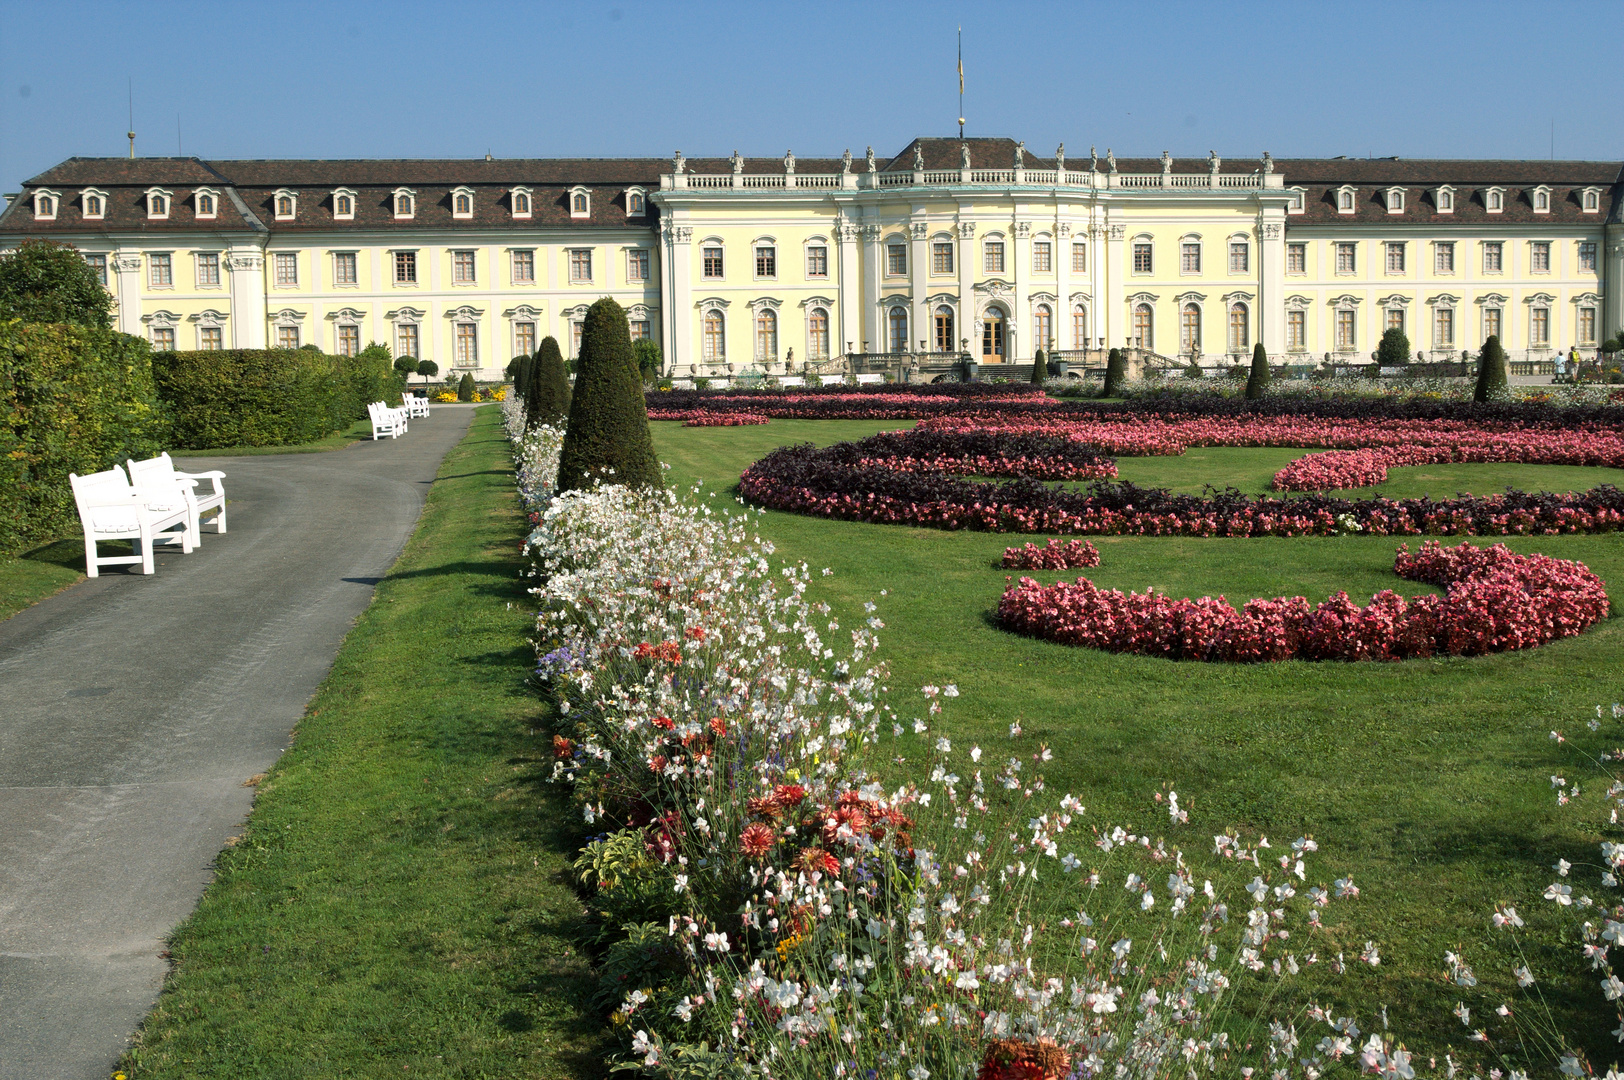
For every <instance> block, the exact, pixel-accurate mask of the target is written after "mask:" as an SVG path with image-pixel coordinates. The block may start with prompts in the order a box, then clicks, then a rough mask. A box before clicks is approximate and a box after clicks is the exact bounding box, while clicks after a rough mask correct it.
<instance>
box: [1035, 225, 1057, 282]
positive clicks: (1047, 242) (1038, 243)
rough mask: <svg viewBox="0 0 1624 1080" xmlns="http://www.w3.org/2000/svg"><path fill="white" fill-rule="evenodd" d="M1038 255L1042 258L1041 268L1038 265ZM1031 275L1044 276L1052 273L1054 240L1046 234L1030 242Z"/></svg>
mask: <svg viewBox="0 0 1624 1080" xmlns="http://www.w3.org/2000/svg"><path fill="white" fill-rule="evenodd" d="M1040 248H1041V249H1042V250H1041V252H1040V251H1039V249H1040ZM1039 254H1042V256H1043V262H1044V264H1045V265H1043V266H1039V265H1038V255H1039ZM1032 273H1034V274H1043V275H1045V276H1048V275H1050V274H1053V273H1054V240H1053V239H1051V238H1050V237H1049V235H1048V234H1047V233H1045V234H1044V235H1043V236H1041V237H1038V238H1036V239H1034V240H1033V241H1032Z"/></svg>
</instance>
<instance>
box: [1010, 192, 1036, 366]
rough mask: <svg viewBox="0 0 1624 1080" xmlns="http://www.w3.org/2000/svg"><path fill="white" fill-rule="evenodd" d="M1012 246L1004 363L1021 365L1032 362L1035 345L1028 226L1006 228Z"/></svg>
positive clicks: (1021, 222) (1028, 224) (1030, 228)
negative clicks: (1012, 291) (1012, 294)
mask: <svg viewBox="0 0 1624 1080" xmlns="http://www.w3.org/2000/svg"><path fill="white" fill-rule="evenodd" d="M1010 235H1011V237H1012V243H1011V245H1010V247H1011V251H1010V255H1011V256H1012V257H1013V260H1014V261H1013V263H1012V264H1011V266H1010V273H1011V275H1012V276H1013V277H1014V278H1015V299H1014V300H1013V301H1011V306H1012V307H1014V309H1015V310H1014V311H1011V312H1010V313H1009V324H1008V325H1007V326H1006V327H1005V328H1004V331H1005V341H1004V362H1005V363H1008V364H1015V363H1021V362H1023V361H1026V360H1030V359H1032V356H1033V353H1034V351H1035V350H1036V349H1037V348H1038V347H1039V342H1037V341H1035V340H1033V334H1034V331H1033V329H1032V322H1031V319H1032V300H1031V292H1032V223H1031V222H1030V221H1017V222H1015V223H1014V226H1013V227H1012V228H1011V229H1010Z"/></svg>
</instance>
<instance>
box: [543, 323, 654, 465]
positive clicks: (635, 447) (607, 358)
mask: <svg viewBox="0 0 1624 1080" xmlns="http://www.w3.org/2000/svg"><path fill="white" fill-rule="evenodd" d="M576 363H577V365H578V366H579V369H580V373H579V374H578V375H577V376H576V380H575V391H574V394H573V396H572V398H571V400H570V415H569V425H568V427H566V428H565V430H564V446H563V449H562V450H561V451H560V452H559V460H558V490H559V491H560V492H565V491H575V490H577V489H580V488H588V487H592V486H594V485H596V484H598V483H600V482H604V481H606V480H607V482H609V483H614V484H625V485H626V486H627V487H656V488H657V487H664V486H665V478H664V477H663V476H662V475H661V474H660V462H659V460H658V459H657V458H656V457H655V456H654V444H653V441H652V440H651V439H650V438H649V431H648V411H647V409H646V408H645V407H644V405H643V379H642V376H641V374H640V373H639V372H638V370H637V360H636V358H635V357H634V356H633V355H632V335H631V328H630V326H629V325H628V324H627V322H626V311H625V309H624V308H622V307H621V306H620V305H619V304H617V303H615V302H614V301H613V300H611V299H609V298H608V297H604V298H603V299H602V300H599V301H598V302H597V303H595V304H593V305H592V306H591V307H590V308H588V309H587V313H586V323H585V325H583V326H582V327H581V352H580V357H579V358H578V359H577V361H576Z"/></svg>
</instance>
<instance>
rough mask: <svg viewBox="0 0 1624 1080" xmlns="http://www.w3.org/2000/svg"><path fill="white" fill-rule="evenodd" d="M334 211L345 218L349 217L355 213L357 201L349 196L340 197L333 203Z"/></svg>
mask: <svg viewBox="0 0 1624 1080" xmlns="http://www.w3.org/2000/svg"><path fill="white" fill-rule="evenodd" d="M333 209H334V211H335V212H337V213H338V214H340V215H342V216H344V217H349V216H350V215H351V214H353V213H355V201H354V200H353V199H351V198H350V197H349V196H348V195H340V196H339V197H338V199H337V200H336V201H335V202H334V203H333Z"/></svg>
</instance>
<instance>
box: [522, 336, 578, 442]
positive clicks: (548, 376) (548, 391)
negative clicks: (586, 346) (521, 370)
mask: <svg viewBox="0 0 1624 1080" xmlns="http://www.w3.org/2000/svg"><path fill="white" fill-rule="evenodd" d="M525 370H526V372H527V374H526V375H525V395H524V418H525V426H526V427H535V426H536V425H538V424H557V423H558V422H559V421H560V420H562V419H564V418H565V417H566V416H568V415H569V412H570V376H569V372H568V371H567V370H566V369H565V367H564V354H563V353H561V352H559V351H558V339H557V338H555V337H553V336H551V335H548V336H547V337H544V338H542V339H541V347H540V348H538V349H537V350H536V356H535V359H533V360H531V361H530V363H529V366H528V367H527V368H526V369H525Z"/></svg>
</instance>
